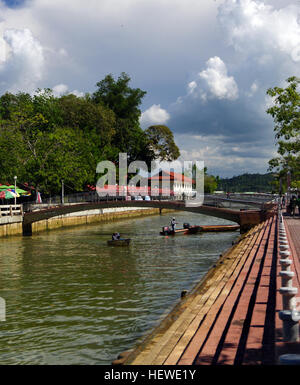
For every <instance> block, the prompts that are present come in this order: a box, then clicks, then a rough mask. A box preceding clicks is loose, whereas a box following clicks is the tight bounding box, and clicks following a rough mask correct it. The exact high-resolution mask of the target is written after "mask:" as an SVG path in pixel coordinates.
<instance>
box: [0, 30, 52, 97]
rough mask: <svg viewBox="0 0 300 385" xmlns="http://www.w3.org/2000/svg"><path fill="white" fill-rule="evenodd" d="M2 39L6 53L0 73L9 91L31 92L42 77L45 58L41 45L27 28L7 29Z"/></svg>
mask: <svg viewBox="0 0 300 385" xmlns="http://www.w3.org/2000/svg"><path fill="white" fill-rule="evenodd" d="M3 39H4V41H5V42H6V44H7V47H6V48H7V55H6V58H5V60H4V62H2V66H1V75H2V76H3V77H5V83H6V84H7V86H8V89H9V90H10V91H13V92H16V91H20V90H21V91H26V92H33V91H34V90H35V89H36V87H37V85H38V83H39V81H40V80H41V79H42V77H43V73H44V69H45V59H44V53H43V47H42V46H41V44H40V42H39V41H38V40H37V39H36V38H35V37H34V36H33V35H32V33H31V31H30V30H29V29H27V28H25V29H23V30H18V29H7V30H5V32H4V35H3Z"/></svg>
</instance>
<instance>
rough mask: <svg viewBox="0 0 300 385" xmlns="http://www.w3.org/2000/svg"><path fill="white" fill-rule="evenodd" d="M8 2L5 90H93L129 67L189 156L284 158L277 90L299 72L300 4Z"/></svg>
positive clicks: (1, 14) (2, 52)
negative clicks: (279, 147)
mask: <svg viewBox="0 0 300 385" xmlns="http://www.w3.org/2000/svg"><path fill="white" fill-rule="evenodd" d="M86 4H87V3H86V2H83V1H82V0H72V1H70V0H51V1H49V0H27V1H26V2H24V1H13V0H6V1H1V0H0V93H4V92H6V91H11V92H18V91H27V92H31V93H33V92H34V91H35V90H36V89H37V88H44V87H49V88H52V89H53V90H54V92H55V94H56V95H61V94H63V93H70V92H72V93H75V94H76V95H79V96H80V95H83V94H84V93H85V92H93V91H94V90H95V84H96V83H97V82H98V81H99V80H101V79H103V78H104V77H105V75H107V74H108V73H112V74H113V75H114V76H118V75H119V74H120V73H121V72H123V71H124V72H126V73H128V75H129V76H130V77H131V79H132V83H131V85H132V86H133V87H139V88H141V89H143V90H145V91H147V95H146V96H145V98H144V100H143V104H142V106H141V109H142V112H143V114H142V117H141V124H142V127H143V128H146V127H148V126H149V125H151V124H166V125H168V126H169V127H170V128H171V129H172V130H173V132H174V134H175V139H176V142H177V144H178V146H179V147H180V149H181V153H182V159H183V160H198V161H204V162H205V165H206V166H207V167H208V170H209V172H211V173H213V174H215V175H216V174H218V175H220V176H233V175H238V174H240V173H243V172H261V173H264V172H266V171H267V167H268V164H267V162H268V160H269V159H270V158H272V157H273V156H274V155H275V153H276V152H275V143H274V134H273V122H272V119H271V118H270V117H269V116H267V114H266V112H265V110H266V109H267V107H268V106H269V105H271V103H272V100H271V99H270V98H268V97H267V96H266V91H267V89H268V88H269V87H274V86H276V85H279V86H284V85H285V79H287V78H288V77H289V76H293V75H296V76H300V67H299V62H300V2H299V1H289V0H216V1H215V0H201V1H199V0H184V1H182V0H151V1H149V0H89V1H88V6H87V5H86Z"/></svg>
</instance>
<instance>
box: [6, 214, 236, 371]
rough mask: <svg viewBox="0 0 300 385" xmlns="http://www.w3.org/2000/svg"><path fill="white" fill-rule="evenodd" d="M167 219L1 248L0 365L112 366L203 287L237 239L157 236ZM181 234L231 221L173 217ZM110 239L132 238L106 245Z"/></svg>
mask: <svg viewBox="0 0 300 385" xmlns="http://www.w3.org/2000/svg"><path fill="white" fill-rule="evenodd" d="M169 220H170V214H164V215H161V216H149V217H144V218H138V219H128V220H120V221H118V222H111V223H101V224H95V225H88V226H84V227H83V226H80V227H74V228H72V229H65V230H55V231H50V232H45V233H40V234H39V235H34V236H33V237H24V238H23V237H13V238H7V239H1V241H0V297H2V298H4V299H5V301H6V321H5V322H0V364H38V365H39V364H51V365H57V364H58V365H59V364H100V365H101V364H110V363H111V361H112V360H114V359H116V357H117V355H118V354H119V353H120V352H122V351H125V350H128V349H130V348H132V347H134V346H135V344H136V343H137V342H138V341H140V339H141V338H142V337H143V336H144V335H145V333H148V332H149V331H150V330H151V329H152V328H153V327H155V326H156V325H157V324H158V323H159V321H160V320H161V319H162V318H163V317H164V316H166V314H167V313H168V312H169V311H170V310H171V309H172V308H173V307H174V305H175V304H176V303H177V302H178V301H179V300H180V293H181V291H182V290H183V289H186V290H189V289H191V288H193V287H194V286H195V284H196V283H198V282H199V280H200V278H201V277H202V276H203V275H204V274H205V273H206V272H207V270H208V269H209V268H210V267H211V266H212V264H213V263H214V262H215V261H216V260H217V259H218V257H219V254H220V253H222V252H223V251H225V250H226V249H227V248H228V247H229V246H231V243H232V241H233V240H234V239H235V238H236V237H237V236H238V235H239V233H238V232H228V233H206V234H201V235H200V234H198V235H188V236H176V237H168V238H167V237H162V236H160V235H159V231H160V228H161V227H162V226H163V225H168V224H169ZM176 220H177V221H178V222H179V223H180V225H178V227H181V225H182V223H183V222H189V223H190V224H223V223H230V222H228V221H224V220H220V219H217V218H212V217H207V216H203V215H199V214H190V213H183V212H180V213H176ZM114 231H119V232H120V233H121V234H122V235H124V236H128V237H130V238H131V239H132V241H131V243H132V244H131V245H130V246H129V247H128V248H127V247H122V248H116V247H110V246H107V244H106V241H107V239H110V235H111V233H112V232H114Z"/></svg>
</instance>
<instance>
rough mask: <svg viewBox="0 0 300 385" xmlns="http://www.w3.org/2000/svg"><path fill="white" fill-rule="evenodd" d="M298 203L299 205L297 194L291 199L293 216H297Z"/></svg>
mask: <svg viewBox="0 0 300 385" xmlns="http://www.w3.org/2000/svg"><path fill="white" fill-rule="evenodd" d="M296 205H297V200H296V196H295V195H293V196H292V198H291V201H290V212H291V215H292V216H293V217H294V216H295V211H296Z"/></svg>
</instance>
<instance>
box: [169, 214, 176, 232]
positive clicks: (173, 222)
mask: <svg viewBox="0 0 300 385" xmlns="http://www.w3.org/2000/svg"><path fill="white" fill-rule="evenodd" d="M176 224H177V222H176V219H175V217H173V218H172V219H171V223H170V225H171V229H172V231H175V227H176Z"/></svg>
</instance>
